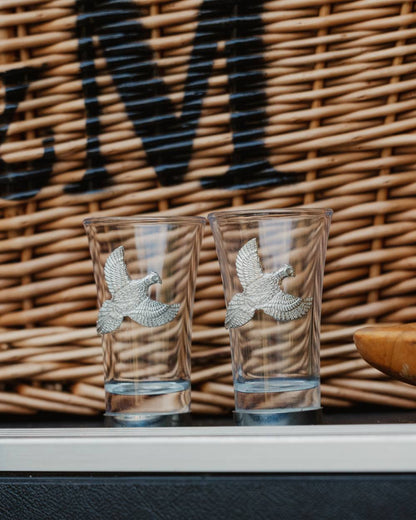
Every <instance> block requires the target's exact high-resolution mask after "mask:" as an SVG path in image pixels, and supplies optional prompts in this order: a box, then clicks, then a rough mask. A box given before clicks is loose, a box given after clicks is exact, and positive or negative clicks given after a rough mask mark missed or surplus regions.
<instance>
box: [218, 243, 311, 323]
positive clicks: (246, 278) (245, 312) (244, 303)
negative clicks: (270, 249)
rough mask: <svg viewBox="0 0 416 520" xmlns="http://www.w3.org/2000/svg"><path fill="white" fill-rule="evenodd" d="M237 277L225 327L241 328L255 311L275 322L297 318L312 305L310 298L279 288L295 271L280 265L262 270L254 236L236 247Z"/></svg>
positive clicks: (287, 265)
mask: <svg viewBox="0 0 416 520" xmlns="http://www.w3.org/2000/svg"><path fill="white" fill-rule="evenodd" d="M236 268H237V276H238V278H239V280H240V282H241V285H242V286H243V292H242V293H237V294H235V295H234V296H233V298H232V299H231V301H230V303H229V304H228V307H227V314H226V316H225V327H226V328H227V329H233V328H236V327H242V326H243V325H245V324H246V323H248V322H249V321H250V320H251V318H252V317H253V316H254V313H255V311H256V310H262V311H264V312H265V313H266V314H267V315H268V316H271V317H272V318H274V319H275V320H277V321H290V320H297V319H298V318H301V317H302V316H304V315H305V314H306V313H307V312H308V311H309V309H310V308H311V306H312V298H305V299H302V298H299V297H297V296H293V295H291V294H289V293H287V292H285V291H284V290H283V289H282V280H283V279H284V278H287V277H288V276H295V270H294V269H293V267H292V266H291V265H289V264H284V265H282V267H280V268H279V269H278V270H277V271H275V272H274V273H264V271H263V268H262V265H261V263H260V258H259V254H258V250H257V241H256V239H255V238H253V239H252V240H249V241H248V242H247V243H246V244H244V246H243V247H242V248H241V249H240V251H239V252H238V254H237V260H236Z"/></svg>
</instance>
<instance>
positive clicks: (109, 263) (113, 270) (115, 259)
mask: <svg viewBox="0 0 416 520" xmlns="http://www.w3.org/2000/svg"><path fill="white" fill-rule="evenodd" d="M104 276H105V281H106V282H107V287H108V290H109V291H110V293H111V294H112V295H113V296H114V294H115V293H116V292H117V291H118V290H119V289H121V288H122V287H124V286H125V285H126V284H128V283H129V282H130V281H131V278H130V276H129V273H128V272H127V267H126V263H125V261H124V247H123V246H120V247H118V248H117V249H114V251H113V252H112V253H111V255H110V256H109V257H108V258H107V260H106V262H105V266H104Z"/></svg>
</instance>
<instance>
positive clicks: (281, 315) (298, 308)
mask: <svg viewBox="0 0 416 520" xmlns="http://www.w3.org/2000/svg"><path fill="white" fill-rule="evenodd" d="M311 306H312V298H305V299H302V298H299V297H298V296H293V295H291V294H288V293H286V292H284V291H279V292H278V293H277V294H276V295H275V296H274V297H273V298H272V299H271V300H269V301H268V302H267V303H265V304H263V305H262V306H261V309H262V310H263V311H264V312H265V313H266V314H268V315H269V316H271V317H272V318H274V319H275V320H277V321H291V320H297V319H298V318H301V317H302V316H305V314H306V313H307V312H308V311H309V309H310V308H311Z"/></svg>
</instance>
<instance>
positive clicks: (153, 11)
mask: <svg viewBox="0 0 416 520" xmlns="http://www.w3.org/2000/svg"><path fill="white" fill-rule="evenodd" d="M160 13H161V7H160V4H158V3H156V4H153V3H152V4H151V5H150V16H156V15H158V14H160ZM161 36H162V29H160V28H159V27H154V28H153V29H152V30H151V38H152V39H153V38H160V37H161ZM153 52H154V55H155V58H156V60H159V59H160V58H161V57H162V51H159V50H157V51H153ZM157 185H158V187H161V184H160V181H159V180H158V181H157ZM157 208H158V210H159V211H167V210H168V209H169V202H168V199H167V198H166V199H165V198H160V199H159V200H158V202H157Z"/></svg>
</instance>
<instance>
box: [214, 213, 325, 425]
mask: <svg viewBox="0 0 416 520" xmlns="http://www.w3.org/2000/svg"><path fill="white" fill-rule="evenodd" d="M331 216H332V211H331V210H329V209H287V210H274V211H234V212H225V211H224V212H214V213H211V214H210V215H209V216H208V219H209V221H210V224H211V227H212V231H213V234H214V240H215V245H216V249H217V255H218V259H219V263H220V268H221V275H222V281H223V286H224V293H225V300H226V304H227V312H226V318H225V327H226V328H228V329H229V333H230V342H231V355H232V364H233V380H234V393H235V420H236V422H237V424H243V425H249V424H305V423H314V422H317V421H318V420H319V414H320V410H321V403H320V380H319V368H320V358H319V348H320V336H319V333H320V316H321V300H322V284H323V274H324V263H325V254H326V247H327V240H328V233H329V226H330V222H331Z"/></svg>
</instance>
